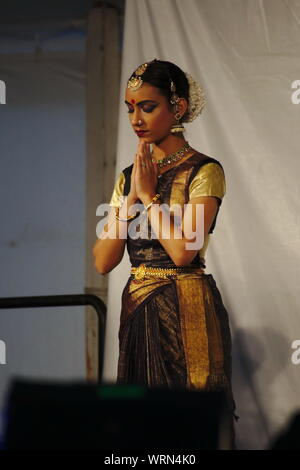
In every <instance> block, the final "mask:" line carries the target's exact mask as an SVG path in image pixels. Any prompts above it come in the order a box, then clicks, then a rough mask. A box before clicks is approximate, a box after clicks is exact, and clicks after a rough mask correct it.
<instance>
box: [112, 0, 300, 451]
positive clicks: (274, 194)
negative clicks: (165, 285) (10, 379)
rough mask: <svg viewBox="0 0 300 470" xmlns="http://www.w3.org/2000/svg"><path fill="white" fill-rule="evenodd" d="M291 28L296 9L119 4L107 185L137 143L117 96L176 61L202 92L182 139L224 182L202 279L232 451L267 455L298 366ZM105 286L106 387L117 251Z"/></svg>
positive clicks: (299, 399)
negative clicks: (218, 344)
mask: <svg viewBox="0 0 300 470" xmlns="http://www.w3.org/2000/svg"><path fill="white" fill-rule="evenodd" d="M299 28H300V2H299V0H289V1H285V0H222V1H220V0H201V1H200V0H184V1H180V0H163V1H161V0H127V6H126V17H125V37H124V54H123V66H122V79H121V96H120V119H119V138H118V161H117V172H116V177H117V175H118V174H119V172H120V171H121V170H122V169H123V168H124V167H126V166H128V165H129V164H130V163H132V160H133V155H134V153H135V149H136V145H137V138H136V137H135V135H133V132H132V130H131V128H130V126H129V122H128V116H127V113H126V110H125V104H124V93H125V86H126V81H127V79H128V77H129V76H130V74H131V72H132V71H133V70H134V69H135V68H136V67H137V66H138V65H140V64H141V63H143V62H145V61H148V60H152V59H154V58H155V57H156V58H158V59H162V60H169V61H171V62H175V63H176V64H178V65H179V66H180V67H181V68H182V69H183V70H185V71H187V72H189V73H191V74H192V75H193V76H194V77H195V78H197V79H198V80H199V81H200V83H201V84H202V85H203V88H204V90H205V92H206V96H207V106H206V109H205V110H204V112H203V114H202V116H201V117H200V118H199V119H197V120H195V121H194V122H193V123H192V124H190V125H187V127H188V132H187V138H188V140H189V142H190V144H191V145H192V146H193V147H195V148H196V149H198V150H199V151H201V152H203V153H205V154H207V155H209V156H212V157H215V158H217V159H218V160H219V161H220V162H221V163H222V165H223V167H224V170H225V174H226V181H227V193H226V195H225V198H224V201H223V204H222V209H221V211H220V214H219V218H218V224H217V229H216V231H215V232H214V234H213V236H212V238H211V241H210V246H209V247H208V251H207V254H206V261H207V269H206V272H207V273H212V274H213V276H214V277H215V279H216V282H217V284H218V287H219V289H220V291H221V293H222V296H223V300H224V304H225V306H226V308H227V310H228V313H229V316H230V324H231V331H232V340H233V389H234V394H235V399H236V402H237V414H238V415H239V416H240V420H239V421H238V423H237V424H236V432H237V444H238V447H239V448H240V449H262V448H264V447H266V446H267V445H268V443H269V442H270V440H272V439H273V437H274V436H275V435H276V433H277V432H279V431H280V430H281V429H282V428H283V427H284V426H285V425H287V424H288V420H289V419H290V417H291V415H292V414H294V413H295V411H296V410H299V408H300V393H299V391H300V379H299V377H300V364H297V362H300V361H299V354H298V355H297V351H296V350H295V349H293V348H292V343H293V342H294V341H295V340H299V339H300V322H299V296H298V290H299V273H300V263H299V258H300V243H299V241H300V233H299V222H300V220H299V214H300V210H299V196H300V191H299V181H298V178H299V173H300V163H299V138H298V136H299V122H300V121H299V114H300V105H299V104H298V102H299V101H300V100H299V93H298V94H297V89H294V88H293V87H292V84H293V82H294V81H296V80H300V68H299V61H300V34H299V33H300V31H299ZM299 85H300V82H299V83H298V87H299ZM296 86H297V83H296ZM293 94H294V98H293V99H292V95H293ZM109 276H110V279H109V300H108V328H107V341H106V359H105V371H104V374H105V378H106V379H107V380H114V378H115V376H116V365H117V357H118V339H117V332H118V327H119V315H120V306H121V292H122V289H123V287H124V285H125V283H126V281H127V278H128V276H129V261H128V255H127V253H126V256H125V257H124V260H123V261H122V263H121V264H120V265H119V266H118V267H117V268H116V269H115V270H114V271H113V272H112V273H110V275H109ZM293 353H294V356H293ZM293 357H294V361H293ZM297 359H298V360H297Z"/></svg>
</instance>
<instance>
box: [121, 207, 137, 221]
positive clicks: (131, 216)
mask: <svg viewBox="0 0 300 470" xmlns="http://www.w3.org/2000/svg"><path fill="white" fill-rule="evenodd" d="M119 212H120V208H119V207H115V217H116V219H117V220H120V221H121V222H129V220H133V219H135V218H136V217H137V216H138V215H139V212H136V213H135V214H134V215H130V216H129V217H128V219H121V217H119Z"/></svg>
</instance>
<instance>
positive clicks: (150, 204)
mask: <svg viewBox="0 0 300 470" xmlns="http://www.w3.org/2000/svg"><path fill="white" fill-rule="evenodd" d="M159 198H160V194H155V196H154V197H153V198H152V200H151V202H149V204H148V206H146V207H145V209H144V210H143V214H144V213H145V212H147V210H148V209H150V207H151V206H152V204H153V203H154V202H155V201H157V199H159Z"/></svg>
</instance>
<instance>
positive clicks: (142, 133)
mask: <svg viewBox="0 0 300 470" xmlns="http://www.w3.org/2000/svg"><path fill="white" fill-rule="evenodd" d="M147 132H148V131H135V133H136V134H137V135H138V136H140V135H145V134H146V133H147Z"/></svg>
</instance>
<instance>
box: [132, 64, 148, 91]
mask: <svg viewBox="0 0 300 470" xmlns="http://www.w3.org/2000/svg"><path fill="white" fill-rule="evenodd" d="M147 67H148V62H146V63H145V64H142V65H140V66H139V67H138V68H137V69H136V71H135V72H134V75H133V76H132V77H131V78H130V80H128V82H127V88H129V89H130V90H132V91H136V90H138V89H139V88H141V86H142V84H143V80H142V79H141V75H143V73H145V70H146V68H147Z"/></svg>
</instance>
